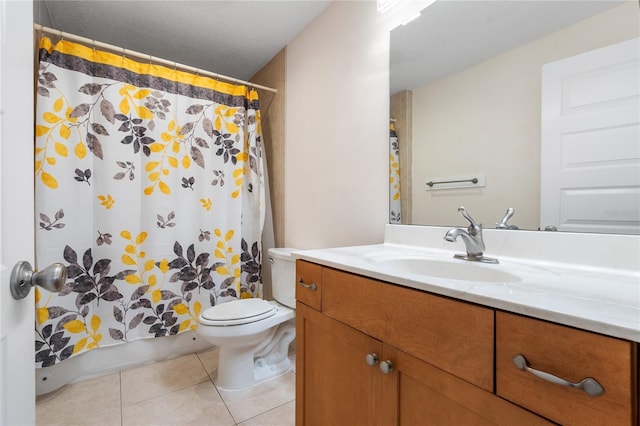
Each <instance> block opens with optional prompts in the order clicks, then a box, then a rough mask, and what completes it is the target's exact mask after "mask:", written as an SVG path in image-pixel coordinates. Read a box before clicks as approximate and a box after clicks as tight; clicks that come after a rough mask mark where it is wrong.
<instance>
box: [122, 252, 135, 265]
mask: <svg viewBox="0 0 640 426" xmlns="http://www.w3.org/2000/svg"><path fill="white" fill-rule="evenodd" d="M122 263H124V264H125V265H136V264H137V262H136V261H135V260H134V259H133V258H132V257H131V256H129V255H128V254H123V255H122Z"/></svg>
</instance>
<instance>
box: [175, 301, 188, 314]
mask: <svg viewBox="0 0 640 426" xmlns="http://www.w3.org/2000/svg"><path fill="white" fill-rule="evenodd" d="M173 310H174V312H175V313H176V314H178V315H184V314H187V313H189V308H188V307H187V305H185V304H184V303H178V304H177V305H175V306H174V307H173Z"/></svg>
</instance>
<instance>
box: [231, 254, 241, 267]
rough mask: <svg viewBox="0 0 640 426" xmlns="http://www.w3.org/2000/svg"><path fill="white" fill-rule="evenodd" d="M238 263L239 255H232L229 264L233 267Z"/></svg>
mask: <svg viewBox="0 0 640 426" xmlns="http://www.w3.org/2000/svg"><path fill="white" fill-rule="evenodd" d="M238 262H240V255H239V254H234V255H233V256H232V257H231V264H232V265H235V264H236V263H238Z"/></svg>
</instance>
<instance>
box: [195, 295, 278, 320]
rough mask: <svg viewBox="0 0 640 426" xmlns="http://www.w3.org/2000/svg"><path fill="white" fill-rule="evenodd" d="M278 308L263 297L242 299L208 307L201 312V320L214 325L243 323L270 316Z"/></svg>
mask: <svg viewBox="0 0 640 426" xmlns="http://www.w3.org/2000/svg"><path fill="white" fill-rule="evenodd" d="M277 310H278V309H277V308H276V307H275V306H274V305H273V304H271V303H269V302H267V301H266V300H263V299H240V300H234V301H231V302H226V303H222V304H220V305H216V306H213V307H211V308H209V309H206V310H205V311H204V312H202V313H201V314H200V322H201V323H202V324H203V325H207V326H212V327H226V326H231V325H242V324H248V323H251V322H255V321H260V320H263V319H265V318H269V317H271V316H273V315H275V313H276V312H277Z"/></svg>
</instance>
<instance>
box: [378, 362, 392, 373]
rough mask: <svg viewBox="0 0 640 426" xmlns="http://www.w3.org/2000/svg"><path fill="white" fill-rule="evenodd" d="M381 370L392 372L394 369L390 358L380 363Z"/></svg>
mask: <svg viewBox="0 0 640 426" xmlns="http://www.w3.org/2000/svg"><path fill="white" fill-rule="evenodd" d="M380 371H382V372H383V373H384V374H389V373H391V372H392V371H393V363H392V362H391V361H389V360H386V361H382V362H381V363H380Z"/></svg>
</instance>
